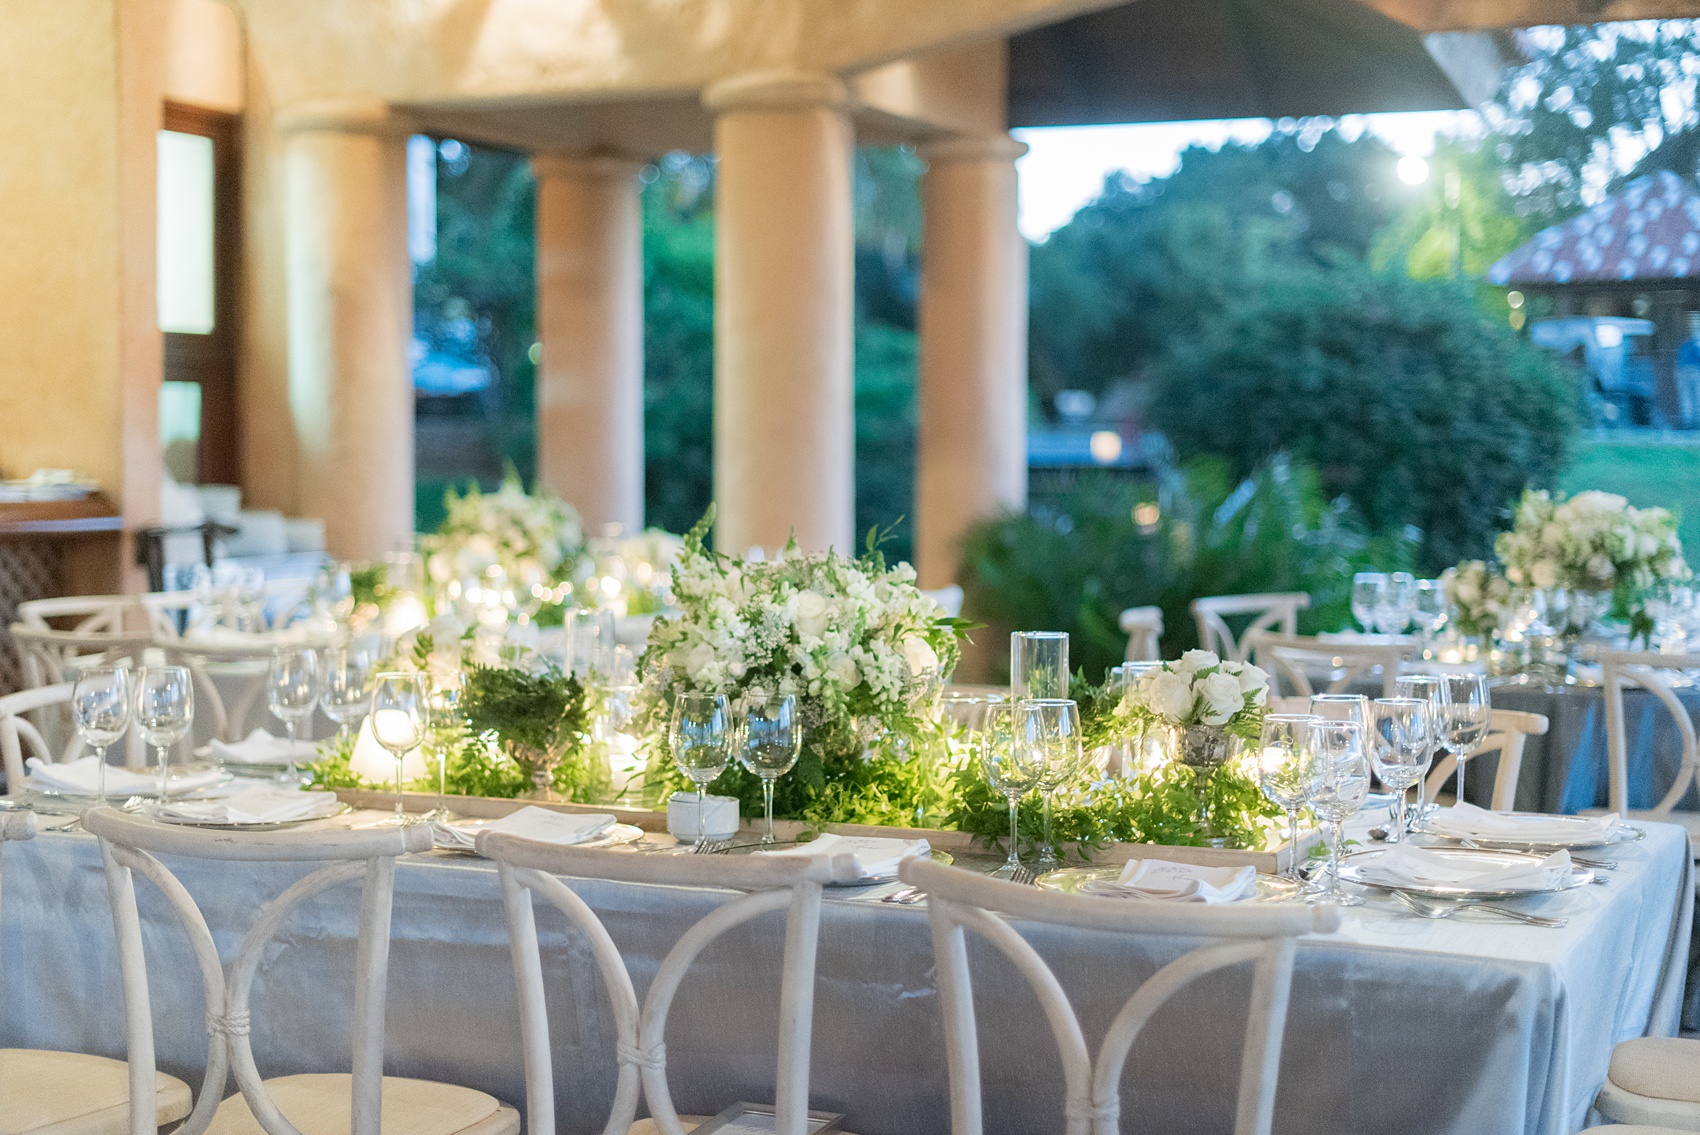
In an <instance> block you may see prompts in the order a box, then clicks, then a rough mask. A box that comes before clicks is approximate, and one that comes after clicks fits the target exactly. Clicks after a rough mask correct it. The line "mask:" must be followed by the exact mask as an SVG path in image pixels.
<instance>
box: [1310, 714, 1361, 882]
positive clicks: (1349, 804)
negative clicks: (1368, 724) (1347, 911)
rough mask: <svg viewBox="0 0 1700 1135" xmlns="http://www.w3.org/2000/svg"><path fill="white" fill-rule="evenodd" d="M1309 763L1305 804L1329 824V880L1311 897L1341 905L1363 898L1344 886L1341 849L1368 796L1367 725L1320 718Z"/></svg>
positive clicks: (1312, 729) (1313, 729) (1314, 729)
mask: <svg viewBox="0 0 1700 1135" xmlns="http://www.w3.org/2000/svg"><path fill="white" fill-rule="evenodd" d="M1310 738H1311V743H1310V762H1309V764H1308V766H1307V767H1306V770H1305V803H1306V804H1308V805H1309V806H1310V810H1311V811H1312V812H1313V813H1314V814H1315V815H1316V816H1317V817H1318V818H1319V819H1321V820H1323V821H1325V822H1326V823H1327V824H1328V885H1327V887H1326V888H1325V889H1323V890H1322V891H1321V892H1319V893H1318V894H1317V895H1315V896H1313V897H1314V898H1315V899H1317V900H1318V901H1327V902H1333V903H1337V904H1339V905H1340V906H1358V905H1360V904H1361V903H1362V902H1363V901H1364V900H1363V899H1362V898H1360V897H1359V896H1357V895H1351V894H1347V893H1346V891H1345V890H1344V888H1342V887H1341V886H1340V854H1341V852H1342V850H1343V849H1344V845H1345V841H1346V832H1345V823H1346V821H1347V820H1349V819H1351V818H1352V817H1353V816H1355V815H1357V813H1358V809H1360V808H1362V807H1363V806H1364V798H1365V797H1366V796H1368V795H1369V760H1368V758H1367V757H1366V756H1365V754H1364V727H1363V726H1362V725H1359V724H1358V723H1357V722H1355V721H1317V722H1314V723H1312V725H1311V727H1310Z"/></svg>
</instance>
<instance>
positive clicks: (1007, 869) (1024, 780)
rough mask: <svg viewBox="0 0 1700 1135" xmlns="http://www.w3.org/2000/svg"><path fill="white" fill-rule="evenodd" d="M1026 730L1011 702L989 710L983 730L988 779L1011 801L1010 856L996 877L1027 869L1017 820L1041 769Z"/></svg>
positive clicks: (983, 758) (982, 763)
mask: <svg viewBox="0 0 1700 1135" xmlns="http://www.w3.org/2000/svg"><path fill="white" fill-rule="evenodd" d="M1024 732H1025V730H1024V729H1023V727H1022V724H1021V719H1020V718H1019V716H1018V715H1017V713H1016V706H1015V705H1014V704H1012V703H1007V702H1006V703H1000V704H997V705H992V706H989V707H988V708H987V710H986V728H985V729H984V731H982V732H981V734H980V767H981V769H982V770H983V771H984V772H985V774H986V783H987V784H990V785H991V786H992V789H993V791H996V792H1001V793H1002V794H1003V796H1004V799H1006V800H1008V801H1009V859H1008V860H1006V861H1005V862H1004V865H1003V866H1002V867H999V868H998V869H997V870H996V871H994V872H993V873H992V877H993V878H996V879H1013V878H1015V876H1016V875H1017V874H1019V873H1020V872H1021V871H1023V870H1024V868H1023V867H1022V863H1021V830H1020V827H1019V826H1018V824H1017V819H1018V816H1019V811H1018V808H1019V805H1020V801H1021V798H1022V797H1023V796H1024V795H1026V794H1027V791H1028V790H1029V789H1031V788H1032V787H1033V786H1034V785H1036V784H1038V783H1039V773H1040V770H1039V768H1038V766H1036V765H1034V764H1033V759H1032V757H1033V754H1032V750H1031V749H1029V748H1028V746H1027V745H1026V744H1025V743H1024V738H1023V734H1024Z"/></svg>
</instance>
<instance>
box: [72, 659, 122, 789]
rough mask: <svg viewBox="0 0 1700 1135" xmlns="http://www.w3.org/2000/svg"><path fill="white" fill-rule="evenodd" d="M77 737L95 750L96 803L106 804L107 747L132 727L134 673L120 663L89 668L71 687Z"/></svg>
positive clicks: (73, 718) (73, 717)
mask: <svg viewBox="0 0 1700 1135" xmlns="http://www.w3.org/2000/svg"><path fill="white" fill-rule="evenodd" d="M71 718H72V720H73V721H74V722H75V723H76V727H77V736H79V737H81V738H82V739H83V743H84V744H86V745H88V746H89V747H90V748H91V749H93V750H94V751H95V760H96V762H97V763H96V765H95V781H94V783H95V789H94V798H95V803H96V804H100V805H104V804H105V803H106V750H107V749H108V748H110V747H111V746H112V745H113V744H114V743H115V742H117V741H119V740H121V739H122V738H123V736H124V734H125V733H126V732H128V731H129V729H130V672H129V671H128V670H123V669H120V668H118V667H116V666H101V667H97V668H95V669H92V670H85V671H83V673H82V674H80V675H78V677H77V684H76V685H75V686H73V687H72V688H71Z"/></svg>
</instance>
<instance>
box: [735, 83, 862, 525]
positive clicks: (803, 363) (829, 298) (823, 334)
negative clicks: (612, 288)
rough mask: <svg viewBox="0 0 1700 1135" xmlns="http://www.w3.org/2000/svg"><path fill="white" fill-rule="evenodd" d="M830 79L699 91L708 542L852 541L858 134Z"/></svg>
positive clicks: (841, 94) (839, 88)
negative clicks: (707, 311)
mask: <svg viewBox="0 0 1700 1135" xmlns="http://www.w3.org/2000/svg"><path fill="white" fill-rule="evenodd" d="M845 98H846V95H845V90H844V85H843V84H842V83H840V82H839V81H838V80H837V79H836V78H834V77H832V76H830V75H820V74H799V73H794V72H761V73H755V74H749V75H741V76H738V77H735V78H732V79H727V80H723V81H722V82H719V83H716V84H714V85H713V86H711V87H709V88H708V90H707V91H705V92H704V94H703V102H704V104H705V105H706V106H707V107H708V108H709V109H710V110H711V111H714V112H715V113H716V114H717V115H718V118H717V120H716V123H715V148H716V150H717V151H718V152H719V155H720V166H719V173H718V178H719V180H718V184H717V186H716V190H715V193H716V196H715V205H714V212H715V242H716V243H715V261H714V492H715V498H716V500H717V501H718V502H719V508H720V513H719V517H720V519H719V525H718V529H717V531H716V533H715V544H716V546H717V547H719V548H720V549H722V550H723V551H727V552H733V553H740V554H741V553H743V552H744V551H745V550H747V549H748V548H749V547H750V546H751V545H755V544H759V545H762V546H763V547H765V548H767V549H769V550H772V549H774V548H777V547H780V546H782V545H783V544H784V543H785V541H786V540H787V539H788V538H789V536H790V535H791V533H792V532H793V530H794V531H795V532H796V536H797V542H798V544H800V545H801V546H802V547H803V548H804V549H805V550H810V551H814V550H820V549H824V548H826V547H828V546H832V547H836V548H838V549H840V550H841V551H848V550H850V549H851V548H852V547H853V545H854V532H853V529H854V526H855V498H856V489H855V432H856V429H855V407H854V400H853V395H852V374H851V369H852V352H853V343H852V331H851V327H852V319H853V309H854V299H853V284H854V274H855V264H854V259H855V258H854V253H853V247H852V234H851V215H850V192H851V159H852V147H853V144H854V142H853V137H852V133H851V125H850V119H849V116H848V115H847V114H846V112H845V107H844V102H845Z"/></svg>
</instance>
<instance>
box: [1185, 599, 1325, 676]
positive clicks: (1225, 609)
mask: <svg viewBox="0 0 1700 1135" xmlns="http://www.w3.org/2000/svg"><path fill="white" fill-rule="evenodd" d="M1309 606H1310V596H1309V595H1307V594H1305V593H1304V592H1303V591H1283V592H1275V593H1272V594H1268V595H1210V596H1206V597H1205V598H1203V599H1194V600H1193V601H1192V617H1193V621H1194V622H1195V623H1197V625H1198V647H1199V649H1200V650H1210V651H1214V652H1215V653H1216V654H1218V655H1220V656H1221V657H1223V658H1226V659H1228V660H1229V661H1232V662H1244V661H1246V645H1245V640H1246V637H1247V636H1249V635H1251V634H1254V633H1256V632H1257V631H1278V632H1280V633H1281V634H1284V635H1292V634H1297V633H1298V631H1299V612H1300V611H1302V610H1304V609H1305V608H1306V607H1309ZM1243 616H1250V620H1251V621H1250V622H1249V623H1247V624H1246V627H1245V629H1244V630H1242V631H1241V632H1240V633H1239V634H1238V635H1235V634H1234V631H1233V628H1232V627H1230V626H1229V625H1228V620H1229V619H1231V618H1238V617H1243Z"/></svg>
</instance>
